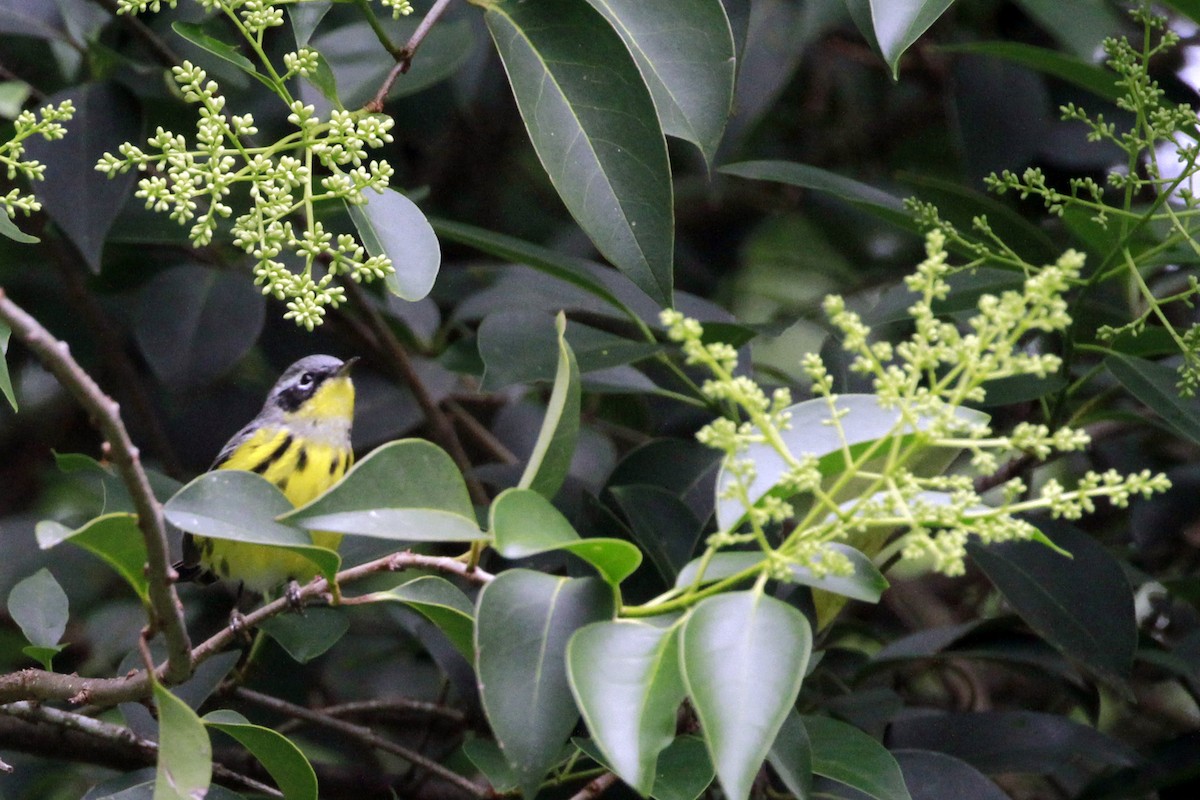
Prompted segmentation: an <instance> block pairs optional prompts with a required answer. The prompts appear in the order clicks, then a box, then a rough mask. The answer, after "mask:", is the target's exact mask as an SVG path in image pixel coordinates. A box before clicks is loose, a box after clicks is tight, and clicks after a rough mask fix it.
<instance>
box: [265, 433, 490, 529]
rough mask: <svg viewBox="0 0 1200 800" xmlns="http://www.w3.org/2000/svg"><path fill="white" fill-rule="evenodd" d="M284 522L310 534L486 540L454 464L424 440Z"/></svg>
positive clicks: (380, 452) (379, 455)
mask: <svg viewBox="0 0 1200 800" xmlns="http://www.w3.org/2000/svg"><path fill="white" fill-rule="evenodd" d="M281 519H283V520H285V521H287V522H289V523H291V524H296V525H304V526H305V527H307V528H310V529H314V530H323V531H334V532H339V533H350V534H357V535H360V536H373V537H378V538H383V539H393V540H400V541H439V542H451V541H453V542H462V541H474V540H477V539H484V538H486V536H485V534H484V533H483V532H482V531H480V530H479V527H478V525H476V524H475V512H474V509H473V508H472V506H471V498H470V496H469V495H468V494H467V485H466V483H465V482H464V481H463V478H462V473H460V472H459V471H458V467H457V466H455V464H454V460H453V459H452V458H450V456H448V455H447V454H446V452H445V451H444V450H442V449H441V448H440V447H438V446H437V445H435V444H432V443H431V442H427V441H425V440H424V439H402V440H400V441H395V442H388V443H387V444H385V445H383V446H382V447H379V448H377V449H375V450H374V451H372V452H371V453H370V454H369V455H368V456H367V457H366V458H364V459H363V460H362V461H360V462H358V463H357V464H355V465H354V466H353V467H351V468H350V471H349V472H347V473H346V476H345V477H344V478H342V480H341V481H339V482H338V483H337V484H335V485H334V486H333V487H332V488H331V489H329V491H327V492H325V494H323V495H321V496H320V497H318V498H316V499H315V500H313V501H312V502H311V503H308V504H307V505H304V506H301V507H300V508H297V509H295V510H294V511H290V510H289V511H288V512H287V513H286V514H284V515H283V516H281Z"/></svg>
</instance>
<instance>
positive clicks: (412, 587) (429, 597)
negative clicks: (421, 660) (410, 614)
mask: <svg viewBox="0 0 1200 800" xmlns="http://www.w3.org/2000/svg"><path fill="white" fill-rule="evenodd" d="M388 600H391V601H395V602H398V603H403V604H405V605H406V606H409V607H411V608H413V609H414V610H416V611H417V612H418V613H420V614H421V615H422V616H423V617H425V618H426V619H428V620H429V621H430V622H432V623H433V624H434V625H436V626H437V627H438V628H439V629H440V630H441V631H442V633H444V634H446V638H447V639H449V640H450V643H451V644H452V645H454V649H456V650H458V652H460V653H462V655H463V656H464V657H465V658H466V659H467V660H468V661H470V660H471V659H473V658H474V657H475V644H474V641H473V638H474V636H475V609H474V607H473V606H472V605H471V601H470V600H469V599H468V598H467V596H466V595H465V594H463V593H462V590H461V589H459V588H458V587H457V586H455V585H454V584H452V583H450V582H449V581H447V580H446V579H444V578H438V577H436V576H433V575H424V576H422V577H419V578H416V579H414V580H410V581H406V582H404V583H402V584H400V585H399V586H394V587H392V588H391V589H388V590H387V591H383V592H372V593H371V594H368V595H363V597H361V598H358V601H360V602H365V601H374V602H382V601H388Z"/></svg>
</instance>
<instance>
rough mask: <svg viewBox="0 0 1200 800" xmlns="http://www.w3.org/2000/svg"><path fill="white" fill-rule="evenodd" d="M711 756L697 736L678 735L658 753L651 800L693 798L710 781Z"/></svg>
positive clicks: (712, 772)
mask: <svg viewBox="0 0 1200 800" xmlns="http://www.w3.org/2000/svg"><path fill="white" fill-rule="evenodd" d="M714 774H716V773H715V772H714V771H713V765H712V759H710V758H709V757H708V748H706V747H705V746H704V740H703V739H701V738H700V737H699V736H680V737H678V738H677V739H675V741H673V742H671V744H670V745H668V746H667V749H666V750H663V751H662V752H661V753H660V754H659V756H658V770H657V774H656V775H655V776H654V788H653V789H651V790H650V796H651V797H653V798H654V800H696V798H697V797H699V796H700V794H701V793H702V792H703V791H704V790H705V789H707V788H708V786H709V784H711V783H712V779H713V775H714Z"/></svg>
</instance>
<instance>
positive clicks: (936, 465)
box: [717, 394, 989, 530]
mask: <svg viewBox="0 0 1200 800" xmlns="http://www.w3.org/2000/svg"><path fill="white" fill-rule="evenodd" d="M836 405H837V408H838V409H839V410H840V411H841V410H844V411H845V412H846V414H845V415H844V416H842V417H841V419H840V421H841V429H842V430H841V432H839V429H838V428H837V427H835V426H833V425H829V424H827V423H826V420H828V419H829V416H830V413H831V412H830V409H829V405H828V404H827V402H826V401H825V400H824V399H823V398H817V399H814V400H807V401H805V402H803V403H797V404H796V405H794V406H792V407H791V408H789V409H788V411H789V412H790V413H791V415H792V426H791V428H790V429H788V430H786V431H784V432H783V433H782V434H781V437H782V439H783V441H784V442H785V443H786V444H787V446H788V448H789V449H790V450H791V452H792V455H793V456H795V457H797V458H802V457H804V456H805V455H806V454H811V455H813V456H816V457H817V459H818V466H819V468H820V471H821V474H822V475H823V476H825V478H826V488H828V486H829V485H831V484H832V481H833V479H835V478H836V477H837V476H838V475H840V474H841V473H842V472H843V471H844V470H845V467H846V460H845V453H844V450H843V448H844V447H848V448H849V450H850V454H851V456H852V457H857V455H856V454H858V453H860V452H861V451H862V450H863V449H864V448H866V447H869V446H870V444H871V443H872V442H875V441H876V440H878V439H880V438H882V437H884V436H888V435H899V436H901V437H903V440H902V442H901V444H902V447H907V446H909V445H911V444H914V443H915V438H914V437H915V436H917V435H918V434H916V432H915V431H914V430H913V428H912V427H911V426H910V425H908V424H905V423H902V421H901V416H900V412H899V411H898V410H897V409H884V408H881V407H880V405H879V401H878V399H877V398H876V397H875V395H873V394H842V395H838V397H837V402H836ZM955 413H956V415H957V416H958V417H959V419H961V420H963V421H964V422H965V423H970V424H977V423H981V422H986V421H987V420H988V418H989V417H988V415H987V414H984V413H983V412H980V411H975V410H973V409H969V408H958V409H956V411H955ZM927 424H928V420H927V418H925V417H920V418H919V420H918V425H917V429H918V430H922V429H924V427H925V426H926V425H927ZM843 433H844V434H845V439H844V441H843V435H842V434H843ZM957 455H958V450H956V449H952V448H936V447H928V448H926V449H925V450H924V451H923V452H921V453H919V454H916V455H914V456H913V457H912V458H911V459H910V460H909V461H908V463H907V465H908V467H909V468H910V469H911V470H913V472H915V473H916V474H918V475H924V476H929V475H937V474H940V473H941V471H942V470H944V469H945V468H946V467H947V466H949V465H950V462H951V461H953V460H954V458H955V457H956V456H957ZM744 457H745V458H748V459H751V460H752V461H754V464H755V467H756V473H755V478H754V481H753V482H752V483H751V484H750V486H749V487H748V492H747V495H748V496H749V498H750V502H752V503H757V502H758V501H759V500H761V499H762V498H763V497H765V496H767V495H768V494H770V493H771V492H773V491H775V486H776V484H777V483H778V482H779V480H780V478H781V477H782V476H783V475H784V474H785V473H786V472H787V471H788V465H787V463H786V462H785V461H784V460H783V457H782V456H780V455H779V453H778V452H777V451H776V450H775V448H774V447H772V446H770V445H768V444H753V445H751V446H750V447H749V448H748V449H747V451H746V453H745V456H744ZM869 468H870V467H869V466H868V469H869ZM730 480H732V478H731V477H730V475H729V473H728V471H727V470H726V469H725V468H724V466H722V468H721V472H720V474H719V475H718V477H717V525H718V526H719V527H720V529H721V530H732V529H733V527H734V526H736V525H737V524H738V521H739V520H740V519H741V518H742V517H743V515H744V514H745V511H746V510H745V508H744V507H743V506H742V504H741V503H740V502H739V501H738V500H735V499H730V498H722V497H721V495H722V493H723V492H724V490H725V488H726V486H727V485H728V483H729V481H730ZM863 486H864V483H863V482H861V481H851V482H850V483H849V484H848V485H847V486H846V487H845V488H844V490H843V491H842V493H841V494H839V498H842V499H844V498H847V497H853V496H855V493H856V492H857V491H861V489H862V488H863Z"/></svg>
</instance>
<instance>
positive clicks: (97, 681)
mask: <svg viewBox="0 0 1200 800" xmlns="http://www.w3.org/2000/svg"><path fill="white" fill-rule="evenodd" d="M0 300H2V295H0ZM410 567H413V568H418V569H429V570H434V571H437V572H443V573H446V574H448V575H456V576H458V577H460V578H462V579H464V580H467V581H470V582H472V583H476V584H485V583H489V582H490V581H491V580H492V579H493V578H494V577H495V576H493V575H491V574H490V573H488V572H485V571H484V570H482V569H478V568H477V569H475V570H469V569H468V567H467V565H466V564H464V563H463V562H462V561H459V560H458V559H455V558H449V557H446V556H427V555H422V554H420V553H408V552H403V553H392V554H391V555H388V556H384V557H382V558H377V559H375V560H374V561H368V562H367V563H365V564H360V565H358V566H356V567H351V568H349V569H346V570H343V571H342V572H339V573H338V574H337V582H338V584H339V585H343V584H352V583H354V582H356V581H360V580H362V579H363V578H366V577H368V576H370V575H375V574H377V573H380V572H398V571H400V570H404V569H408V568H410ZM328 592H329V585H328V583H326V581H325V579H324V578H314V579H313V580H312V581H310V582H309V583H307V584H306V585H304V586H302V587H300V592H299V595H298V597H299V599H300V600H301V601H304V600H313V599H315V598H318V597H326V596H327V595H328ZM291 608H292V604H291V601H290V600H289V598H287V597H281V598H279V599H278V600H274V601H272V602H270V603H267V604H266V605H264V606H262V607H261V608H258V609H255V610H254V611H252V612H250V613H249V614H247V615H245V617H243V618H242V622H243V625H244V626H245V627H247V628H252V627H254V626H256V625H259V624H261V623H262V622H263V621H265V620H267V619H269V618H270V617H274V616H277V615H279V614H282V613H285V612H287V611H289V610H290V609H291ZM239 635H240V633H235V632H234V631H233V630H232V629H231V628H228V627H226V628H223V629H221V630H220V631H217V633H215V634H214V635H213V636H212V637H210V638H209V639H207V640H205V641H203V642H201V643H200V644H198V645H196V646H195V647H194V648H192V667H193V668H194V667H196V666H198V665H199V664H201V663H202V662H204V661H206V660H207V659H209V658H212V657H213V656H214V655H216V654H217V653H219V652H221V651H222V650H224V649H225V648H226V647H228V646H229V645H230V644H232V643H233V641H234V640H235V639H236V638H237V636H239ZM155 673H156V674H157V676H158V678H159V680H161V681H163V682H168V681H167V680H166V665H165V664H161V665H159V666H158V668H157V669H156V670H155ZM149 694H150V681H149V677H148V676H147V673H146V671H145V670H138V671H136V672H132V673H130V674H129V675H126V676H125V677H122V678H81V677H79V676H78V675H63V674H61V673H57V672H46V671H44V670H40V669H25V670H21V671H19V672H12V673H8V674H7V675H0V704H3V703H10V702H13V701H16V700H66V701H68V702H72V703H92V704H95V705H98V706H113V705H116V704H117V703H125V702H129V701H132V700H141V699H142V698H145V697H147V696H149Z"/></svg>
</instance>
